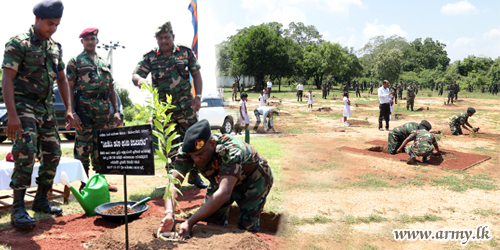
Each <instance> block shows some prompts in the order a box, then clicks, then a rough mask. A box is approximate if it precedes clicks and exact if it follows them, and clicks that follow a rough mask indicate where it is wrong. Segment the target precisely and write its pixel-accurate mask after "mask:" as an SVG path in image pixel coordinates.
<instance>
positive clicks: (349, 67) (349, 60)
mask: <svg viewBox="0 0 500 250" xmlns="http://www.w3.org/2000/svg"><path fill="white" fill-rule="evenodd" d="M342 52H343V57H344V60H343V62H344V63H342V65H341V66H342V68H341V70H340V74H339V75H338V76H339V77H337V80H338V81H340V82H343V81H348V80H350V79H352V78H354V77H361V76H363V66H362V65H361V62H360V60H359V58H358V57H357V56H356V54H355V52H354V49H353V48H348V47H344V48H342ZM360 82H362V81H360Z"/></svg>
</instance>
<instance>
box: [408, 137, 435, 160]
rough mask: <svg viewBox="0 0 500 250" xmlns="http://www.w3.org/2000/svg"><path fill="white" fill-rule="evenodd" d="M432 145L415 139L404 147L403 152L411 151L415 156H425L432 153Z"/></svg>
mask: <svg viewBox="0 0 500 250" xmlns="http://www.w3.org/2000/svg"><path fill="white" fill-rule="evenodd" d="M433 150H434V146H433V145H432V144H430V143H428V142H419V141H417V140H416V141H415V143H413V144H412V145H408V146H406V147H405V152H408V153H409V152H412V153H413V154H415V155H416V156H422V157H427V156H429V155H431V154H432V151H433Z"/></svg>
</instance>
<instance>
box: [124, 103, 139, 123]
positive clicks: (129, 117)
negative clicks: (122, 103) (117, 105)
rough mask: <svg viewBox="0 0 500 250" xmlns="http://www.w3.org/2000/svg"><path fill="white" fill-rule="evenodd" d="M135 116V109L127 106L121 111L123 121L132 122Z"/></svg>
mask: <svg viewBox="0 0 500 250" xmlns="http://www.w3.org/2000/svg"><path fill="white" fill-rule="evenodd" d="M136 114H137V111H136V110H135V107H133V106H129V107H126V108H124V109H123V119H124V120H125V121H128V122H131V121H133V120H134V118H135V115H136Z"/></svg>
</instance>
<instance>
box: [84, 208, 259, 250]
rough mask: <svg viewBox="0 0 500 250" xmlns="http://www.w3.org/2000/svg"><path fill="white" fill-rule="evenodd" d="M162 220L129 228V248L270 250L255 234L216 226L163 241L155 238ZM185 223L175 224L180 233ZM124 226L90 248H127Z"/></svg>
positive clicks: (145, 221)
mask: <svg viewBox="0 0 500 250" xmlns="http://www.w3.org/2000/svg"><path fill="white" fill-rule="evenodd" d="M161 219H162V217H154V216H153V217H146V218H143V219H140V220H136V221H134V222H132V223H130V224H129V225H128V232H129V236H128V237H129V248H130V249H267V248H268V245H267V244H266V243H265V242H264V240H262V239H260V238H259V237H257V236H256V235H254V234H252V233H250V232H246V231H243V230H240V229H235V228H227V227H221V226H217V225H202V224H196V225H194V226H193V229H192V232H191V235H192V236H191V238H189V239H188V240H186V241H163V240H160V239H157V238H156V230H157V229H158V221H161ZM181 223H182V221H178V222H177V223H176V230H177V231H178V230H179V227H180V224H181ZM124 238H125V225H122V226H120V227H117V228H115V229H112V230H107V231H106V232H104V233H103V234H101V235H100V236H99V237H97V238H96V239H94V240H92V241H91V242H89V243H88V247H89V248H90V249H110V250H113V249H116V250H121V249H124V248H125V240H124Z"/></svg>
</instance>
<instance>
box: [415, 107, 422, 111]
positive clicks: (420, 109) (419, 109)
mask: <svg viewBox="0 0 500 250" xmlns="http://www.w3.org/2000/svg"><path fill="white" fill-rule="evenodd" d="M415 111H424V108H418V109H417V110H415Z"/></svg>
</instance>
